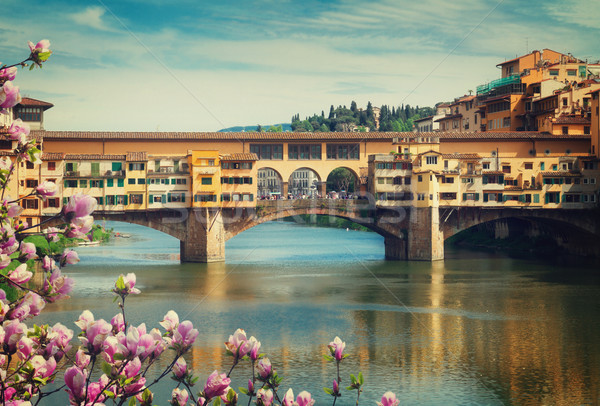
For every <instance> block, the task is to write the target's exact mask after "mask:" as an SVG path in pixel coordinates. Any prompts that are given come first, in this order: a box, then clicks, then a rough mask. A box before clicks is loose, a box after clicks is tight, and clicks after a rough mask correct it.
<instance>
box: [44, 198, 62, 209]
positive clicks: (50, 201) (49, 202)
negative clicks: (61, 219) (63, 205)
mask: <svg viewBox="0 0 600 406" xmlns="http://www.w3.org/2000/svg"><path fill="white" fill-rule="evenodd" d="M47 207H60V200H59V198H58V197H56V198H53V199H48V200H47Z"/></svg>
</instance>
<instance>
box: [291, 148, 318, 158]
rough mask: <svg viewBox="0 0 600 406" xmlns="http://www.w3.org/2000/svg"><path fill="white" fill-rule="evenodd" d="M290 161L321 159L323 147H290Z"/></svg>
mask: <svg viewBox="0 0 600 406" xmlns="http://www.w3.org/2000/svg"><path fill="white" fill-rule="evenodd" d="M288 159H292V160H295V159H302V160H311V159H317V160H318V159H321V145H319V144H313V145H288Z"/></svg>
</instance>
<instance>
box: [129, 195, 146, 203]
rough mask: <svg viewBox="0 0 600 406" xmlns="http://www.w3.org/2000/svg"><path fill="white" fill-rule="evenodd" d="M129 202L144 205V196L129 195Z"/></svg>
mask: <svg viewBox="0 0 600 406" xmlns="http://www.w3.org/2000/svg"><path fill="white" fill-rule="evenodd" d="M129 201H130V202H131V204H142V203H144V195H142V194H133V195H129Z"/></svg>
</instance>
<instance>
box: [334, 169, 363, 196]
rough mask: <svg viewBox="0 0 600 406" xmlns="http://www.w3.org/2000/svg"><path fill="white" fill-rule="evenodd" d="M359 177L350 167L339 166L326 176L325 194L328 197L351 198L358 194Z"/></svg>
mask: <svg viewBox="0 0 600 406" xmlns="http://www.w3.org/2000/svg"><path fill="white" fill-rule="evenodd" d="M359 189H360V183H359V178H358V176H357V175H356V173H354V171H352V170H351V169H348V168H345V167H339V168H335V169H334V170H332V171H331V172H330V173H329V175H328V176H327V195H328V196H329V197H330V198H334V199H336V198H342V199H344V198H352V197H353V196H356V195H358V192H359Z"/></svg>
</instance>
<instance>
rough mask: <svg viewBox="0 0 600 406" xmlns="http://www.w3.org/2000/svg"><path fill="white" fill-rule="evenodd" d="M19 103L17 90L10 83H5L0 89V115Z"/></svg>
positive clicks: (19, 95) (19, 97)
mask: <svg viewBox="0 0 600 406" xmlns="http://www.w3.org/2000/svg"><path fill="white" fill-rule="evenodd" d="M20 102H21V94H20V93H19V88H18V87H17V86H14V85H13V84H12V82H11V81H8V82H5V83H4V85H3V86H2V87H0V113H4V112H6V111H8V109H10V108H11V107H14V106H15V105H17V104H19V103H20Z"/></svg>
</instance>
